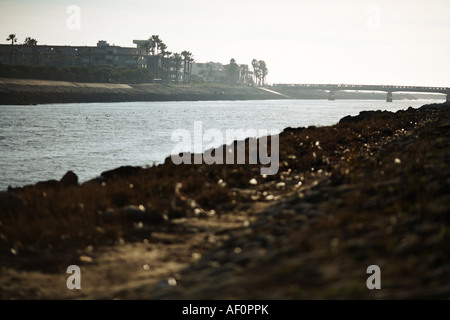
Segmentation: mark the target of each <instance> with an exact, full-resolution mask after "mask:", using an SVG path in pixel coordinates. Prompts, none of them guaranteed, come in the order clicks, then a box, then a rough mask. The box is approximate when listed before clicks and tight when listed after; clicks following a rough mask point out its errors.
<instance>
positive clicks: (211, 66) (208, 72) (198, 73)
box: [191, 62, 226, 82]
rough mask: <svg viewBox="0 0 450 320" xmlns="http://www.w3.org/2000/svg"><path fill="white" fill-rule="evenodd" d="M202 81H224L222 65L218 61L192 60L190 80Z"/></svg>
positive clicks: (224, 75)
mask: <svg viewBox="0 0 450 320" xmlns="http://www.w3.org/2000/svg"><path fill="white" fill-rule="evenodd" d="M195 79H199V80H203V81H204V82H225V79H226V74H225V69H224V67H223V65H222V64H221V63H219V62H206V63H199V62H194V63H193V64H192V70H191V80H195Z"/></svg>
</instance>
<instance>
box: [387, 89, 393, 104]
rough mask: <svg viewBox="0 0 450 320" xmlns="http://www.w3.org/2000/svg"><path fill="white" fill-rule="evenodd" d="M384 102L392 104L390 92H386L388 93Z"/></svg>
mask: <svg viewBox="0 0 450 320" xmlns="http://www.w3.org/2000/svg"><path fill="white" fill-rule="evenodd" d="M386 102H392V92H391V91H388V93H387V97H386Z"/></svg>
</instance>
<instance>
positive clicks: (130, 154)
mask: <svg viewBox="0 0 450 320" xmlns="http://www.w3.org/2000/svg"><path fill="white" fill-rule="evenodd" d="M436 102H440V101H437V100H414V101H413V100H411V101H408V100H405V101H394V102H392V103H386V102H385V101H382V100H340V101H339V100H336V101H326V100H264V101H194V102H127V103H83V104H53V105H38V106H0V116H1V117H0V174H1V176H0V190H4V189H6V188H7V187H8V186H24V185H27V184H34V183H36V182H38V181H43V180H49V179H57V180H59V179H60V178H61V177H62V176H63V175H64V173H66V172H67V171H68V170H72V171H74V172H75V173H76V174H77V175H78V177H79V179H80V181H81V182H84V181H86V180H89V179H92V178H95V177H96V176H98V175H100V173H101V172H102V171H105V170H110V169H114V168H117V167H119V166H122V165H135V166H151V165H153V164H159V163H162V162H163V161H164V159H165V158H166V157H167V156H169V155H170V154H171V153H172V150H173V149H174V147H175V146H176V145H177V144H179V142H177V141H172V139H171V136H172V133H173V132H174V130H176V129H186V130H188V131H189V132H191V133H192V137H193V138H194V122H195V121H201V122H202V128H203V131H202V132H203V133H204V132H205V131H206V130H208V129H218V130H220V131H221V132H223V135H224V137H225V132H226V129H243V130H248V129H254V130H255V131H256V132H257V133H258V134H259V133H260V132H262V131H260V130H261V129H265V130H267V131H268V132H271V130H275V129H276V130H279V132H281V131H283V129H284V128H286V127H307V126H310V125H316V126H325V125H332V124H335V123H337V122H338V121H339V119H341V118H342V117H344V116H346V115H357V114H358V113H359V112H360V111H362V110H390V111H397V110H399V109H407V108H408V107H410V106H412V107H414V108H416V107H420V106H422V105H424V104H427V103H436ZM226 142H229V141H226ZM202 147H203V149H204V147H205V146H202ZM191 150H193V151H198V150H195V149H193V148H191Z"/></svg>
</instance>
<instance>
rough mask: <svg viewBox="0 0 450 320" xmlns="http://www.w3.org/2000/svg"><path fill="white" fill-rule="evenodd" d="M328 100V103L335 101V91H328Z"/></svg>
mask: <svg viewBox="0 0 450 320" xmlns="http://www.w3.org/2000/svg"><path fill="white" fill-rule="evenodd" d="M328 100H330V101H334V100H336V91H334V90H330V92H329V93H328Z"/></svg>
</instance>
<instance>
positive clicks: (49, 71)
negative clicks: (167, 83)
mask: <svg viewBox="0 0 450 320" xmlns="http://www.w3.org/2000/svg"><path fill="white" fill-rule="evenodd" d="M0 77H3V78H18V79H41V80H59V81H74V82H102V83H133V84H135V83H148V82H153V79H154V76H153V74H152V72H150V71H149V70H148V69H145V68H124V67H112V66H92V67H54V66H25V65H5V64H0Z"/></svg>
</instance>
